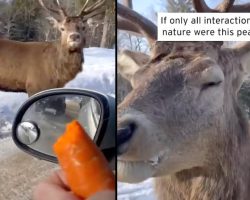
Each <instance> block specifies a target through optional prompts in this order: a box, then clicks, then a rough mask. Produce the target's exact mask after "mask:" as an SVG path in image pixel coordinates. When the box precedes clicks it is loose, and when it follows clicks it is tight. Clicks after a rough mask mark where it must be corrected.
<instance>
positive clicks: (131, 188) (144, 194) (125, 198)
mask: <svg viewBox="0 0 250 200" xmlns="http://www.w3.org/2000/svg"><path fill="white" fill-rule="evenodd" d="M117 193H118V199H119V200H156V198H155V195H154V191H153V180H152V179H148V180H146V181H144V182H142V183H137V184H128V183H120V182H118V188H117Z"/></svg>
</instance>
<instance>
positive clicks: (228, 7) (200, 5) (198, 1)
mask: <svg viewBox="0 0 250 200" xmlns="http://www.w3.org/2000/svg"><path fill="white" fill-rule="evenodd" d="M234 2H235V0H224V1H223V2H222V3H221V4H219V5H218V6H217V7H216V8H215V9H212V8H209V7H208V5H207V4H206V2H205V1H204V0H193V4H194V8H195V10H196V11H197V12H249V11H250V3H246V4H243V5H233V4H234Z"/></svg>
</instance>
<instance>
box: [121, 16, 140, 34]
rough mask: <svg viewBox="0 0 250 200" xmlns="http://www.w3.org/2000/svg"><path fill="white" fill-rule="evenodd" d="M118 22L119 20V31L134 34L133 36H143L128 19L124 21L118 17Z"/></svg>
mask: <svg viewBox="0 0 250 200" xmlns="http://www.w3.org/2000/svg"><path fill="white" fill-rule="evenodd" d="M117 20H118V23H117V28H118V29H119V30H124V31H128V32H132V34H133V35H139V36H142V34H141V32H140V29H139V28H138V27H137V26H136V25H134V24H133V23H132V22H130V21H128V20H126V19H123V18H121V17H118V18H117Z"/></svg>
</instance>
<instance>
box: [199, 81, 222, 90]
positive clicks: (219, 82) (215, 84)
mask: <svg viewBox="0 0 250 200" xmlns="http://www.w3.org/2000/svg"><path fill="white" fill-rule="evenodd" d="M221 83H222V81H217V82H216V81H211V82H208V83H205V84H203V85H202V88H201V89H202V90H206V89H208V88H210V87H216V86H218V85H220V84H221Z"/></svg>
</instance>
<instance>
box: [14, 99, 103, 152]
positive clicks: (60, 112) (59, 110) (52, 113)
mask: <svg viewBox="0 0 250 200" xmlns="http://www.w3.org/2000/svg"><path fill="white" fill-rule="evenodd" d="M101 114H102V113H101V107H100V104H99V102H98V101H97V100H96V99H94V98H92V97H88V96H80V95H79V96H76V95H53V96H49V97H46V98H43V99H39V100H38V101H36V102H35V103H34V104H33V105H31V106H30V107H29V108H28V110H27V111H26V112H25V114H24V116H23V118H22V122H21V123H20V124H19V126H18V129H17V132H18V133H17V135H18V139H19V141H20V142H21V143H23V144H25V145H28V146H29V147H30V148H32V149H34V150H37V151H39V152H42V153H45V154H49V155H51V156H54V153H53V150H52V146H53V144H54V143H55V141H56V140H57V138H58V137H59V136H60V135H61V134H62V133H63V132H64V131H65V126H66V124H67V123H69V122H71V121H72V120H75V119H76V120H78V121H79V122H80V124H81V125H82V126H83V127H84V129H85V130H86V132H87V133H88V134H89V136H90V137H91V138H92V139H93V138H94V137H95V134H96V131H97V128H98V125H99V122H100V117H101ZM28 123H29V124H28ZM32 125H33V126H32ZM31 126H32V127H31ZM27 127H28V128H27ZM35 130H36V131H37V133H40V134H38V135H37V138H36V135H35ZM34 138H35V139H34Z"/></svg>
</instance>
